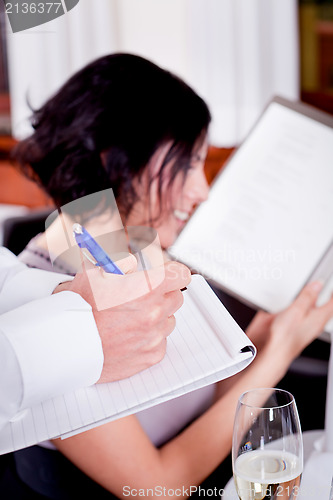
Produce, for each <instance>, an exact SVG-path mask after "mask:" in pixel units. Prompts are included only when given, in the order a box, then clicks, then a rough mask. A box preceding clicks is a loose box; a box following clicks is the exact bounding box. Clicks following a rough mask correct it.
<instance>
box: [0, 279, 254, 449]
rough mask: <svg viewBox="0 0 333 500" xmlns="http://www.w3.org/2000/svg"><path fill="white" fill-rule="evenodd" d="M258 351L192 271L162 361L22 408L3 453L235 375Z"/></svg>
mask: <svg viewBox="0 0 333 500" xmlns="http://www.w3.org/2000/svg"><path fill="white" fill-rule="evenodd" d="M254 355H255V348H254V346H253V344H252V343H251V342H250V340H249V339H248V338H247V336H246V335H245V333H243V331H242V330H241V329H240V328H239V326H238V325H237V323H236V322H235V321H234V320H233V318H232V317H231V316H230V314H229V313H228V312H227V310H226V309H225V308H224V306H223V305H222V303H221V302H220V301H219V299H218V298H217V297H216V295H215V294H214V292H213V291H212V290H211V288H210V287H209V285H208V284H207V283H206V282H205V280H204V279H203V278H202V277H201V276H193V278H192V282H191V283H190V285H189V286H188V289H187V290H186V291H185V292H184V304H183V306H182V307H181V309H180V310H179V311H177V313H176V328H175V330H174V331H173V332H172V333H171V335H170V336H169V337H168V343H167V352H166V355H165V357H164V359H163V360H162V361H161V362H160V363H158V364H157V365H154V366H152V367H151V368H149V369H147V370H144V371H143V372H140V373H138V374H136V375H134V376H132V377H129V378H127V379H124V380H120V381H118V382H112V383H108V384H98V385H94V386H91V387H87V388H85V389H81V390H78V391H75V392H74V393H70V394H65V395H64V396H59V397H56V398H53V399H51V400H48V401H45V402H43V403H41V404H39V405H37V406H35V407H33V408H29V409H26V410H23V411H22V412H20V414H18V415H16V417H15V418H14V419H13V420H12V422H10V423H9V424H7V426H5V427H4V428H3V430H2V431H1V433H0V454H1V453H8V452H10V451H13V450H18V449H20V448H24V447H27V446H31V445H33V444H36V443H38V442H40V441H44V440H46V439H51V438H55V437H58V436H61V437H69V436H70V435H73V434H76V433H78V432H82V431H83V430H88V429H90V428H92V427H95V426H97V425H101V424H104V423H106V422H110V421H112V420H115V419H117V418H120V417H124V416H126V415H130V414H131V413H136V412H138V411H141V410H144V409H146V408H149V407H151V406H154V405H156V404H158V403H162V402H163V401H167V400H169V399H172V398H175V397H177V396H181V395H182V394H186V393H188V392H190V391H193V390H195V389H199V388H201V387H204V386H206V385H209V384H212V383H214V382H217V381H219V380H222V379H224V378H226V377H230V376H231V375H234V374H235V373H237V372H239V371H240V370H242V369H244V368H245V367H246V366H247V365H248V364H249V363H250V362H251V361H252V360H253V358H254Z"/></svg>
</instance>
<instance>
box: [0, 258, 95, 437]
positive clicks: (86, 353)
mask: <svg viewBox="0 0 333 500" xmlns="http://www.w3.org/2000/svg"><path fill="white" fill-rule="evenodd" d="M69 279H70V277H68V276H66V275H61V274H56V273H49V272H46V271H41V270H38V269H29V268H27V267H26V266H25V265H24V264H22V263H20V262H19V261H18V259H17V258H16V257H15V256H14V255H13V254H12V253H11V252H9V251H8V250H7V249H5V248H0V429H1V427H3V426H4V425H5V424H6V423H7V422H8V421H9V420H10V419H11V418H12V417H14V416H15V414H16V413H17V412H18V411H20V410H21V409H23V408H27V407H30V406H32V405H34V404H37V403H39V402H41V401H43V400H45V399H49V398H51V397H53V396H57V395H59V394H64V393H66V392H70V391H73V390H75V389H78V388H80V387H85V386H88V385H91V384H93V383H95V382H96V381H97V380H98V379H99V377H100V375H101V371H102V368H103V350H102V345H101V340H100V336H99V334H98V330H97V327H96V323H95V321H94V317H93V314H92V311H91V307H90V305H89V304H88V303H87V302H85V301H84V300H83V299H82V297H80V296H79V295H78V294H76V293H73V292H60V293H57V294H54V295H51V294H52V292H53V290H54V288H55V287H56V286H57V285H58V284H59V283H60V282H62V281H68V280H69Z"/></svg>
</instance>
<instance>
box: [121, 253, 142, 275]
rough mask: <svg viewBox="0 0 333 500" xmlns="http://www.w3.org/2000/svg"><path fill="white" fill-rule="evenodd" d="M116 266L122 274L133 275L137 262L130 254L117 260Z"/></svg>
mask: <svg viewBox="0 0 333 500" xmlns="http://www.w3.org/2000/svg"><path fill="white" fill-rule="evenodd" d="M116 264H117V266H118V267H119V269H120V270H121V271H122V272H123V273H124V274H130V273H134V272H135V271H136V270H137V267H138V263H137V260H136V258H135V257H134V255H133V254H131V253H130V254H128V255H127V257H125V258H124V259H121V260H118V261H117V262H116Z"/></svg>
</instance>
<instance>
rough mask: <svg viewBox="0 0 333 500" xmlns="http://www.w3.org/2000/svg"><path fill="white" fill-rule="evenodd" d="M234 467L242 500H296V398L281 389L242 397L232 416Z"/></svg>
mask: <svg viewBox="0 0 333 500" xmlns="http://www.w3.org/2000/svg"><path fill="white" fill-rule="evenodd" d="M232 466H233V474H234V481H235V485H236V490H237V494H238V497H239V498H240V500H264V499H265V500H294V499H296V498H297V495H298V492H299V486H300V481H301V474H302V470H303V441H302V433H301V427H300V422H299V416H298V412H297V408H296V404H295V400H294V397H293V396H292V394H290V393H289V392H287V391H283V390H281V389H271V388H268V389H254V390H252V391H248V392H245V393H244V394H242V396H241V397H240V399H239V401H238V406H237V410H236V416H235V424H234V433H233V443H232Z"/></svg>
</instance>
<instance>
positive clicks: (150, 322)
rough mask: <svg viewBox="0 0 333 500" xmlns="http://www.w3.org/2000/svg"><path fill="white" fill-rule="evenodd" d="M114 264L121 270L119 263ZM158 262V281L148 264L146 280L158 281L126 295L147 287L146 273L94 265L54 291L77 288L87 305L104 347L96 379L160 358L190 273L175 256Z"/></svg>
mask: <svg viewBox="0 0 333 500" xmlns="http://www.w3.org/2000/svg"><path fill="white" fill-rule="evenodd" d="M77 229H78V228H77ZM84 233H85V232H84V231H83V234H84ZM81 243H82V241H81ZM92 248H95V247H91V249H92ZM86 250H87V247H84V248H83V251H86ZM89 253H90V251H89ZM93 253H94V250H93ZM96 257H97V254H96ZM98 258H100V257H98ZM95 260H97V259H95ZM104 262H105V261H104V260H103V263H104ZM106 264H107V263H105V265H106ZM113 265H115V266H116V267H117V268H118V269H119V271H120V272H122V271H121V269H120V267H118V266H117V265H116V264H114V263H113ZM162 268H163V269H162V270H163V277H164V279H163V280H162V282H160V276H161V269H157V268H156V269H152V270H150V271H149V277H150V280H151V282H152V283H154V282H155V283H159V284H158V286H156V287H155V288H153V290H151V291H147V293H144V294H142V295H141V296H139V297H137V298H136V299H133V300H129V301H126V297H127V298H128V297H129V296H130V295H131V293H132V292H133V289H134V290H140V289H144V288H146V289H147V286H146V282H145V281H146V275H145V273H143V272H131V273H129V274H126V275H119V274H118V275H117V274H110V273H106V274H104V275H103V274H101V273H100V272H98V270H97V269H96V270H95V269H90V270H89V271H88V272H89V277H88V273H87V272H86V271H85V270H84V271H83V272H82V273H78V274H77V275H76V276H75V278H74V280H73V281H71V282H66V283H63V284H62V285H61V288H60V289H59V291H63V290H69V291H72V292H76V293H79V294H80V295H81V296H82V297H83V298H84V299H85V300H86V301H87V302H88V303H89V304H90V305H91V307H92V310H93V314H94V318H95V321H96V325H97V329H98V332H99V334H100V337H101V341H102V346H103V353H104V366H103V371H102V373H101V377H100V379H99V382H110V381H113V380H119V379H122V378H125V377H129V376H131V375H133V374H135V373H137V372H139V371H141V370H144V369H145V368H148V367H150V366H152V365H153V364H155V363H158V362H159V361H161V359H163V357H164V355H165V352H166V339H167V336H168V335H169V334H170V333H171V332H172V331H173V330H174V327H175V317H174V314H175V312H176V311H177V310H178V309H179V308H180V307H181V305H182V303H183V295H182V293H181V292H180V289H181V288H184V287H186V286H187V285H188V284H189V282H190V280H191V276H190V271H189V269H187V267H185V266H183V265H182V264H179V263H177V262H167V263H166V264H165V265H164V266H162ZM109 269H110V268H109ZM93 290H94V291H96V290H97V293H96V294H95V293H93ZM95 295H96V296H97V300H96V296H95ZM121 296H122V297H123V298H124V300H123V301H122V302H120V303H119V304H118V305H117V306H114V307H111V308H106V309H102V310H101V309H98V308H97V306H96V303H97V302H98V301H99V298H103V297H109V298H114V297H115V298H117V299H118V298H119V297H121Z"/></svg>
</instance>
